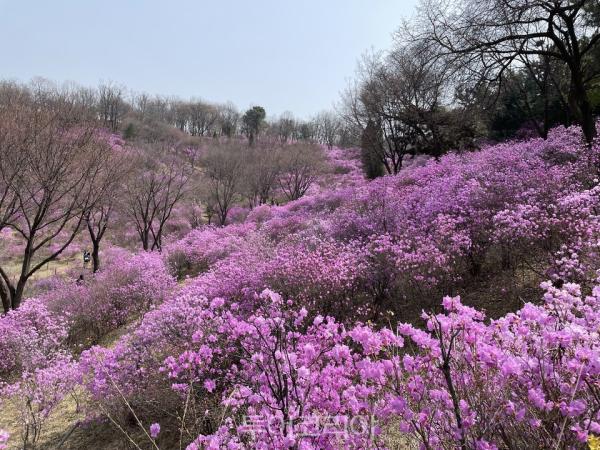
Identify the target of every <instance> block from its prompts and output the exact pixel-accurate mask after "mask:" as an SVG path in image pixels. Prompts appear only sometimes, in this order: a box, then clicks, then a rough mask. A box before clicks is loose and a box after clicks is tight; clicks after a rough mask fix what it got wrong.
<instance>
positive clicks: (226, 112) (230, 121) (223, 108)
mask: <svg viewBox="0 0 600 450" xmlns="http://www.w3.org/2000/svg"><path fill="white" fill-rule="evenodd" d="M218 116H219V117H218V123H219V127H220V132H221V136H227V137H229V138H231V137H233V136H235V135H236V134H237V132H238V128H239V123H240V113H239V111H238V110H237V108H236V107H235V105H234V104H233V103H231V102H230V103H226V104H225V105H220V106H219V107H218Z"/></svg>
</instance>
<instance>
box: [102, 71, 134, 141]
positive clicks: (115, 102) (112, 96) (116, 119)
mask: <svg viewBox="0 0 600 450" xmlns="http://www.w3.org/2000/svg"><path fill="white" fill-rule="evenodd" d="M126 111H127V104H126V103H125V100H124V99H123V88H122V87H120V86H118V85H115V84H112V83H107V84H101V85H100V86H99V87H98V112H99V114H100V120H101V121H102V124H103V126H105V127H106V128H108V129H109V130H110V131H112V132H115V131H117V130H118V129H119V124H120V123H121V119H122V118H123V116H124V115H125V112H126Z"/></svg>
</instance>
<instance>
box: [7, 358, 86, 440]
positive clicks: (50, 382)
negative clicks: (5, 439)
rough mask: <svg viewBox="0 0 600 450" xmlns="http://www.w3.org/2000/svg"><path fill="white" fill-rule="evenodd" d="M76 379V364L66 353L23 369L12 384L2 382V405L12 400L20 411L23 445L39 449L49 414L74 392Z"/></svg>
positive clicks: (19, 419) (19, 418)
mask: <svg viewBox="0 0 600 450" xmlns="http://www.w3.org/2000/svg"><path fill="white" fill-rule="evenodd" d="M77 378H78V371H77V365H76V364H75V363H74V362H72V361H71V358H70V357H68V356H64V355H63V356H61V357H59V358H55V359H54V360H53V361H52V364H51V365H48V366H47V367H43V368H37V369H35V370H32V371H31V372H24V373H23V374H22V376H21V378H20V379H19V380H18V381H17V382H15V383H13V384H6V385H4V386H2V384H0V396H1V397H3V398H4V399H3V400H2V401H0V404H2V403H4V402H10V403H12V404H13V406H14V407H15V409H16V410H17V411H18V413H19V417H18V423H19V424H20V426H21V438H22V441H23V448H36V443H37V442H38V440H39V438H40V436H41V433H42V430H43V428H44V425H45V423H46V421H47V420H48V417H49V416H50V415H51V414H52V412H53V411H54V410H55V409H56V407H57V406H58V405H59V403H60V402H61V400H62V399H63V398H64V397H65V396H67V395H69V394H71V393H72V392H73V390H74V388H75V386H76V381H77ZM0 442H1V441H0Z"/></svg>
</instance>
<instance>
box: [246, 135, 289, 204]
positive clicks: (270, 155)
mask: <svg viewBox="0 0 600 450" xmlns="http://www.w3.org/2000/svg"><path fill="white" fill-rule="evenodd" d="M281 154H282V149H281V148H279V147H273V146H270V145H258V146H255V147H253V148H251V149H250V150H247V151H246V152H245V158H244V167H243V171H244V172H243V181H242V183H241V190H242V192H243V195H244V196H245V197H246V199H247V200H248V204H249V206H250V208H254V207H255V206H258V205H262V204H264V203H267V202H268V201H269V199H270V198H271V194H272V191H273V188H274V187H275V185H276V184H277V178H278V176H279V173H280V170H281V162H280V159H281Z"/></svg>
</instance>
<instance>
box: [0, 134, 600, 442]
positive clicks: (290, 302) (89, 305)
mask: <svg viewBox="0 0 600 450" xmlns="http://www.w3.org/2000/svg"><path fill="white" fill-rule="evenodd" d="M581 142H582V140H581V133H580V131H579V129H577V128H569V129H565V128H562V127H561V128H556V129H553V130H551V131H550V133H549V136H548V139H546V140H544V139H541V138H534V139H529V140H524V141H509V142H505V143H501V144H496V145H490V146H488V147H485V148H483V149H482V150H480V151H477V152H461V153H450V154H448V155H445V156H442V157H440V158H439V159H437V160H436V159H430V160H428V161H420V162H418V163H417V161H416V160H415V161H413V164H410V165H407V167H406V168H405V169H404V170H403V171H402V172H400V173H399V174H398V175H389V176H385V177H381V178H377V179H376V180H374V181H366V180H365V179H363V177H362V175H361V168H360V163H359V161H358V159H357V158H358V155H356V154H355V153H354V152H353V151H351V150H341V149H337V148H332V149H330V150H326V154H327V158H328V160H329V164H331V165H332V166H333V167H334V168H335V170H333V171H331V172H330V173H329V174H327V175H326V176H322V177H321V178H320V179H319V180H317V181H318V182H317V183H315V184H313V185H312V186H311V188H310V189H309V190H308V191H307V193H306V195H304V196H303V197H302V198H300V199H298V200H294V201H290V202H288V203H286V204H284V205H281V206H278V205H267V204H263V205H260V206H256V207H254V208H253V209H251V210H249V211H248V210H241V211H239V214H234V213H232V217H234V218H233V219H231V220H230V221H229V224H228V225H226V226H223V227H217V226H213V225H203V226H200V227H198V228H194V229H192V230H191V231H189V232H188V233H187V234H186V235H185V236H184V237H182V238H180V237H176V236H175V235H173V236H166V237H165V240H164V243H163V244H162V249H161V251H160V252H159V251H139V252H137V253H135V252H130V251H128V250H125V249H122V248H119V247H116V246H113V247H107V248H105V249H103V250H102V258H103V260H104V261H105V262H104V263H103V265H102V266H101V268H100V270H99V271H98V272H97V273H96V274H95V275H94V276H92V277H89V278H86V279H85V280H80V282H77V283H75V282H74V281H73V280H72V279H70V278H68V277H62V276H60V275H57V276H54V277H51V278H48V279H45V280H43V282H40V283H38V284H39V286H38V289H37V293H36V295H35V297H34V298H28V299H26V300H25V301H24V302H23V304H22V305H21V306H20V307H19V308H18V309H14V310H11V311H9V312H8V313H7V314H5V315H4V316H2V317H0V336H1V339H0V380H1V381H2V382H1V383H0V395H1V404H2V408H3V410H5V411H6V410H9V409H10V410H11V411H13V412H14V415H13V417H12V418H11V420H10V422H7V425H5V424H4V422H0V428H6V431H2V432H1V433H0V448H6V447H7V446H9V448H12V447H13V446H14V447H15V448H19V446H24V447H25V448H50V447H51V444H49V443H48V442H49V441H47V440H46V441H45V440H44V439H47V437H46V435H45V434H44V433H45V430H46V428H47V426H48V424H49V423H50V422H51V421H52V420H53V417H55V416H56V415H57V414H60V411H61V408H64V405H65V404H66V403H68V402H72V401H73V400H72V399H76V400H75V403H76V406H75V408H76V411H77V417H78V419H77V420H76V421H74V422H73V423H72V424H71V426H72V429H71V430H70V432H69V430H63V431H64V432H65V433H67V432H68V433H69V435H70V433H74V434H75V435H79V438H80V439H84V438H85V436H86V434H88V435H91V434H94V433H98V432H99V431H98V430H103V429H104V430H105V429H113V430H116V431H117V433H118V436H119V439H121V442H125V443H127V444H123V445H129V446H130V447H128V448H138V449H140V448H143V449H146V448H153V449H159V448H161V449H168V448H187V449H188V450H197V449H204V448H206V449H221V448H228V449H243V448H264V449H271V448H275V449H284V448H291V449H328V448H331V449H337V448H354V449H366V448H390V449H393V448H422V449H454V448H461V449H478V450H484V449H523V448H529V449H548V448H553V449H567V448H569V449H571V448H586V445H587V444H586V443H587V442H588V440H589V439H591V438H592V436H593V435H600V284H599V283H598V279H597V277H598V273H597V271H598V270H600V255H599V254H598V250H599V249H598V247H599V245H600V222H599V216H598V214H599V212H600V209H599V208H600V198H599V194H600V187H599V186H598V178H597V177H598V171H597V170H598V169H597V168H598V164H599V159H598V158H599V157H600V146H599V145H598V144H595V145H593V146H586V145H584V144H582V143H581ZM3 420H6V416H3ZM9 435H10V437H9ZM55 438H56V437H55ZM113 438H114V436H113ZM56 439H59V438H56ZM60 439H62V437H61V438H60ZM60 439H59V442H58V444H57V442H54V444H52V445H63V444H64V448H67V447H68V445H69V441H68V440H67V439H66V438H65V439H64V440H60Z"/></svg>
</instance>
